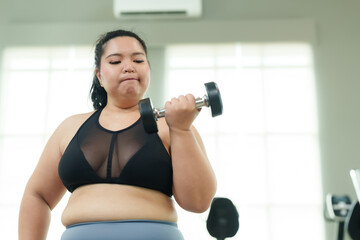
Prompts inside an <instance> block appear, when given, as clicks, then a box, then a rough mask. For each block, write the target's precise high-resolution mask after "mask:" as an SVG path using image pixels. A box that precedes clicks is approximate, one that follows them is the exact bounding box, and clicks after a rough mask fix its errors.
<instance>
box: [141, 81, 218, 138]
mask: <svg viewBox="0 0 360 240" xmlns="http://www.w3.org/2000/svg"><path fill="white" fill-rule="evenodd" d="M205 88H206V92H207V94H206V95H204V96H203V97H202V98H196V99H195V103H196V107H197V108H198V109H199V108H202V107H203V106H205V107H210V108H211V115H212V117H216V116H219V115H221V114H222V111H223V105H222V100H221V95H220V91H219V88H218V86H217V84H216V83H214V82H209V83H205ZM138 106H139V112H140V115H141V118H142V121H143V124H144V128H145V130H146V131H147V132H148V133H155V132H157V131H158V128H157V124H156V121H157V120H158V118H161V117H164V116H165V108H153V107H152V104H151V100H150V99H149V98H144V99H142V100H140V101H139V103H138Z"/></svg>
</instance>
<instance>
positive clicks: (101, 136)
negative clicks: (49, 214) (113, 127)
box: [58, 110, 173, 197]
mask: <svg viewBox="0 0 360 240" xmlns="http://www.w3.org/2000/svg"><path fill="white" fill-rule="evenodd" d="M100 113H101V110H98V111H96V112H94V113H93V114H92V115H91V116H90V117H89V118H88V119H87V120H86V121H85V122H84V123H83V124H82V126H81V127H80V128H79V130H78V131H77V133H76V134H75V136H74V137H73V139H72V140H71V141H70V143H69V145H68V146H67V148H66V150H65V152H64V154H63V156H62V157H61V159H60V163H59V168H58V171H59V176H60V178H61V180H62V182H63V184H64V185H65V187H66V188H67V189H68V190H69V191H70V192H73V191H74V190H75V189H76V188H77V187H80V186H83V185H86V184H96V183H114V184H126V185H133V186H138V187H144V188H149V189H153V190H158V191H160V192H162V193H164V194H166V195H168V196H169V197H171V196H172V183H173V181H172V177H173V172H172V163H171V158H170V156H169V154H168V152H167V151H166V149H165V147H164V145H163V144H162V142H161V139H160V137H159V136H158V134H157V133H153V134H148V133H147V132H146V131H145V129H144V127H143V123H142V120H141V118H139V120H137V121H136V122H135V123H134V124H132V125H131V126H129V127H127V128H125V129H122V130H119V131H110V130H107V129H105V128H103V127H102V126H101V125H100V123H99V116H100Z"/></svg>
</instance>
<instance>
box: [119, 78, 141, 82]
mask: <svg viewBox="0 0 360 240" xmlns="http://www.w3.org/2000/svg"><path fill="white" fill-rule="evenodd" d="M127 81H139V79H137V78H125V79H122V80H121V81H120V82H127Z"/></svg>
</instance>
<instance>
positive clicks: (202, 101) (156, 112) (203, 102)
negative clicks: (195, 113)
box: [154, 95, 209, 120]
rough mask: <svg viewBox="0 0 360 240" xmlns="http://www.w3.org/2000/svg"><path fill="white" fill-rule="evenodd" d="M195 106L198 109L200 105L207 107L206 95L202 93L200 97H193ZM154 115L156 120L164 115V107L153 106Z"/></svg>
mask: <svg viewBox="0 0 360 240" xmlns="http://www.w3.org/2000/svg"><path fill="white" fill-rule="evenodd" d="M195 104H196V108H197V109H200V108H202V107H204V106H205V107H209V100H208V97H207V95H204V96H203V97H202V98H200V97H199V98H196V99H195ZM154 117H155V120H158V118H161V117H165V107H162V108H154Z"/></svg>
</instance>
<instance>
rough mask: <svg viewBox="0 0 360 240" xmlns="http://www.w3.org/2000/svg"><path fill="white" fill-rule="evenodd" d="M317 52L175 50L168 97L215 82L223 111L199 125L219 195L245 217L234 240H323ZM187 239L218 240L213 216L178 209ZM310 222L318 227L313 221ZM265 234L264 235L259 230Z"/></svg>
mask: <svg viewBox="0 0 360 240" xmlns="http://www.w3.org/2000/svg"><path fill="white" fill-rule="evenodd" d="M311 56H312V53H311V47H310V46H309V45H308V44H302V43H279V44H224V45H222V44H214V45H210V44H207V45H173V46H169V47H168V49H167V62H168V72H167V79H169V83H168V91H167V93H168V96H167V98H169V99H170V98H171V97H173V96H178V95H180V94H186V93H189V92H190V93H193V94H194V95H195V96H196V97H199V96H202V95H203V94H204V93H205V89H204V86H203V83H206V82H210V81H215V82H216V83H217V84H218V86H219V89H220V92H221V95H222V100H223V104H224V113H223V115H222V116H220V117H217V118H214V119H212V118H211V114H210V111H209V109H202V112H201V114H200V115H199V117H198V118H197V119H196V121H195V126H196V128H197V129H198V130H199V132H200V133H201V135H202V137H203V140H204V143H205V146H206V149H207V153H208V156H209V159H210V161H211V163H212V165H213V167H214V170H215V172H216V175H217V178H218V191H217V196H219V197H227V198H230V199H231V200H232V201H233V202H234V203H235V205H236V206H237V208H238V211H239V214H240V229H239V232H238V234H237V235H236V236H235V237H234V238H233V239H266V240H275V239H276V240H285V239H286V240H287V239H289V238H294V234H293V233H294V232H296V233H297V234H296V236H295V238H296V239H307V238H308V236H307V234H308V232H309V231H308V230H307V231H300V232H299V231H298V227H299V226H301V228H302V229H311V234H312V238H313V239H324V232H323V220H322V202H321V182H320V181H321V177H320V174H321V172H320V159H319V153H318V148H319V146H318V133H317V118H316V102H315V89H314V79H313V73H312V72H313V69H312V60H311ZM179 215H180V216H179V226H180V228H181V230H182V231H183V232H184V235H185V238H188V239H194V233H195V232H196V234H197V236H196V239H203V240H205V239H209V240H210V239H212V238H211V237H210V236H209V234H208V233H207V231H206V218H207V213H204V214H200V215H194V214H189V213H186V212H185V211H183V210H181V209H179ZM310 219H311V220H310ZM259 229H261V231H259Z"/></svg>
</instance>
